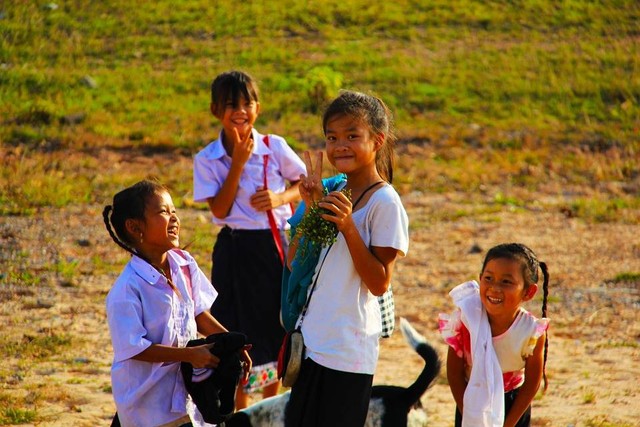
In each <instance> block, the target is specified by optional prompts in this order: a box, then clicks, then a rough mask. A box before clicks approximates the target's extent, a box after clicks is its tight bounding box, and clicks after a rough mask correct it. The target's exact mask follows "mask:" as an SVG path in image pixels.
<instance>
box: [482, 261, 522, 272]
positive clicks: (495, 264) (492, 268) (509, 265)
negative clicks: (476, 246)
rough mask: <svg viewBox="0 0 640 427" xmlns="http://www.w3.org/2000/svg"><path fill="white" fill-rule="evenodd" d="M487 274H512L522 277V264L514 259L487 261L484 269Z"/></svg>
mask: <svg viewBox="0 0 640 427" xmlns="http://www.w3.org/2000/svg"><path fill="white" fill-rule="evenodd" d="M484 271H485V272H487V273H494V274H498V273H500V274H510V275H514V276H515V275H518V276H521V275H522V262H521V261H520V260H518V259H514V258H507V257H501V258H493V259H491V260H489V261H487V265H486V266H485V268H484Z"/></svg>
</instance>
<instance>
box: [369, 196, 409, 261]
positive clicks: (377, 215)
mask: <svg viewBox="0 0 640 427" xmlns="http://www.w3.org/2000/svg"><path fill="white" fill-rule="evenodd" d="M380 191H384V192H385V193H384V195H383V194H381V195H380V196H381V197H380V198H379V199H378V192H380ZM373 197H376V203H375V206H374V207H373V208H372V209H371V211H370V212H371V215H372V218H374V220H373V224H371V225H370V232H371V242H370V245H371V246H377V247H391V248H395V249H397V250H398V251H399V252H400V254H401V256H405V255H406V254H407V251H408V250H409V218H408V217H407V212H406V211H405V209H404V206H403V205H402V201H401V200H400V196H398V193H396V191H395V189H393V187H391V186H390V185H389V186H387V188H382V189H380V190H379V191H377V192H375V193H374V195H373ZM383 197H384V198H383Z"/></svg>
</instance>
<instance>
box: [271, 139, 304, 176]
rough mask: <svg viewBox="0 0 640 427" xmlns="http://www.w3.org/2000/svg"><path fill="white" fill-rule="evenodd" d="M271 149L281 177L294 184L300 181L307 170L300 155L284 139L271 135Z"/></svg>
mask: <svg viewBox="0 0 640 427" xmlns="http://www.w3.org/2000/svg"><path fill="white" fill-rule="evenodd" d="M269 141H270V144H271V145H270V147H269V148H270V149H271V151H272V152H273V154H274V156H276V159H277V162H278V166H279V172H280V175H281V176H282V177H283V178H284V179H286V180H288V181H290V182H292V181H299V180H300V175H301V174H305V173H306V171H307V168H306V166H305V164H304V162H303V161H302V159H301V158H300V156H299V155H298V154H296V152H295V151H293V149H292V148H291V147H290V146H289V144H287V141H285V139H284V138H282V137H280V136H278V135H270V139H269Z"/></svg>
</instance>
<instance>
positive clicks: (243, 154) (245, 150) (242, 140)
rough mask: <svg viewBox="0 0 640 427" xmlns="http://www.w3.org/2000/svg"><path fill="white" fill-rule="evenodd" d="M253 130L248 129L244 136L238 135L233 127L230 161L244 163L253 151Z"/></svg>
mask: <svg viewBox="0 0 640 427" xmlns="http://www.w3.org/2000/svg"><path fill="white" fill-rule="evenodd" d="M252 134H253V132H251V131H249V132H247V134H246V135H245V136H244V137H240V134H239V133H238V129H236V128H233V132H232V134H231V140H232V141H233V155H232V157H231V158H232V161H235V162H240V164H242V165H244V164H245V163H247V160H249V157H251V153H253V138H252Z"/></svg>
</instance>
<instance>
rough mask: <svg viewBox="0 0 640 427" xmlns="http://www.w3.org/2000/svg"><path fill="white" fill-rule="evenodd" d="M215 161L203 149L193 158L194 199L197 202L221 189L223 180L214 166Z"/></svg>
mask: <svg viewBox="0 0 640 427" xmlns="http://www.w3.org/2000/svg"><path fill="white" fill-rule="evenodd" d="M213 161H214V160H208V159H207V157H206V155H205V153H204V152H202V151H201V152H200V153H198V154H197V155H196V156H195V158H194V159H193V200H194V201H195V202H205V201H206V200H207V199H208V198H209V197H214V196H215V195H216V194H218V191H220V187H221V186H222V182H221V181H220V178H219V177H218V176H217V174H216V171H215V168H214V167H213V166H212V163H211V162H213Z"/></svg>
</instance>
